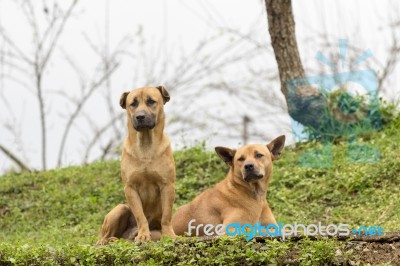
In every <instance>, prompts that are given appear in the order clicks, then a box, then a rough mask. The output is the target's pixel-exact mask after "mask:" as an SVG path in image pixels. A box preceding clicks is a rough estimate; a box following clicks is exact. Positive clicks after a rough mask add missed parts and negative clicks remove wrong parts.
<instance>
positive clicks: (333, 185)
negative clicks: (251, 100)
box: [0, 117, 400, 265]
mask: <svg viewBox="0 0 400 266" xmlns="http://www.w3.org/2000/svg"><path fill="white" fill-rule="evenodd" d="M392 121H393V122H392V123H391V124H388V125H386V127H385V128H384V129H383V130H382V131H380V132H370V133H367V134H365V135H362V136H360V137H359V139H358V142H359V143H362V144H368V145H369V146H373V147H375V148H377V149H378V150H379V153H380V160H379V161H378V162H376V163H352V162H349V161H348V160H347V159H346V156H345V155H346V153H347V148H348V147H347V146H348V144H347V141H346V140H336V141H335V144H334V145H333V146H332V151H333V167H332V168H319V169H317V168H303V167H301V165H300V164H299V162H298V159H299V155H300V154H301V153H302V152H304V151H310V150H315V149H318V148H321V147H322V146H321V145H320V144H319V143H317V142H314V141H312V142H308V143H303V144H300V145H298V146H297V147H296V148H294V149H291V148H285V150H284V152H283V154H282V157H281V159H280V160H279V161H276V162H275V165H274V173H273V179H272V182H271V185H270V188H269V191H268V200H269V202H270V205H271V207H272V209H273V212H274V214H275V217H276V218H277V220H278V221H281V222H283V223H294V222H297V223H303V224H309V223H318V222H321V223H322V224H325V225H327V224H331V223H348V224H350V226H355V227H358V226H361V225H367V226H370V225H380V226H381V227H383V228H384V232H389V231H400V208H399V207H398V206H400V132H399V129H398V128H400V119H399V118H398V117H397V118H396V119H393V118H392ZM174 155H175V160H176V168H177V184H176V191H177V195H176V200H175V206H174V208H175V209H176V208H177V207H178V206H181V205H182V204H184V203H186V202H188V201H190V200H191V199H193V197H194V196H195V195H197V194H198V193H200V192H201V191H202V190H204V189H206V188H208V187H210V186H212V185H213V184H215V183H216V182H218V181H219V180H221V179H222V178H223V177H224V176H225V173H226V171H227V166H226V165H225V164H224V163H223V162H222V161H221V160H220V159H219V158H218V157H217V156H216V154H214V152H211V151H206V150H205V148H204V145H200V146H198V147H193V148H189V149H186V150H182V151H177V152H175V154H174ZM121 202H124V193H123V187H122V183H121V180H120V173H119V162H118V161H109V162H96V163H93V164H90V165H87V166H81V167H68V168H64V169H57V170H51V171H46V172H38V173H32V174H28V173H21V174H9V175H5V176H2V177H0V265H3V264H4V265H14V264H17V265H30V264H41V265H52V264H64V265H76V264H84V265H92V264H105V265H108V264H115V265H125V264H127V263H133V264H140V263H141V264H142V265H152V264H153V265H157V264H158V263H160V262H161V261H162V262H163V263H164V264H169V265H187V264H198V265H207V264H213V265H237V264H242V265H251V264H253V265H259V264H266V263H272V264H274V263H275V264H276V263H278V264H279V263H282V261H283V260H284V258H285V256H286V255H287V252H289V251H290V252H289V254H292V255H293V256H294V257H295V258H296V260H297V262H298V263H300V264H303V265H317V264H324V263H327V264H336V263H338V261H337V258H336V256H335V251H336V250H337V249H340V248H341V247H342V243H339V242H338V241H336V240H333V239H331V240H326V239H322V240H318V241H310V240H307V239H305V240H302V241H300V242H298V243H293V242H290V241H283V242H281V241H277V240H268V241H267V242H266V243H257V242H255V241H250V242H246V241H245V240H243V239H241V238H222V239H219V240H213V241H208V242H201V241H197V240H196V239H191V240H187V241H180V242H173V241H171V240H164V241H162V242H156V243H143V244H139V245H137V244H131V243H127V242H125V241H118V242H117V243H114V244H111V245H109V246H106V247H101V248H94V247H93V245H94V243H95V242H96V241H97V240H98V236H99V232H100V228H101V224H102V221H103V217H104V215H105V214H106V213H107V212H108V211H109V210H111V208H113V207H114V206H115V205H117V204H118V203H121Z"/></svg>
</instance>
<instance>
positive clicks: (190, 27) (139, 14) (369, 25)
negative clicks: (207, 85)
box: [0, 0, 400, 171]
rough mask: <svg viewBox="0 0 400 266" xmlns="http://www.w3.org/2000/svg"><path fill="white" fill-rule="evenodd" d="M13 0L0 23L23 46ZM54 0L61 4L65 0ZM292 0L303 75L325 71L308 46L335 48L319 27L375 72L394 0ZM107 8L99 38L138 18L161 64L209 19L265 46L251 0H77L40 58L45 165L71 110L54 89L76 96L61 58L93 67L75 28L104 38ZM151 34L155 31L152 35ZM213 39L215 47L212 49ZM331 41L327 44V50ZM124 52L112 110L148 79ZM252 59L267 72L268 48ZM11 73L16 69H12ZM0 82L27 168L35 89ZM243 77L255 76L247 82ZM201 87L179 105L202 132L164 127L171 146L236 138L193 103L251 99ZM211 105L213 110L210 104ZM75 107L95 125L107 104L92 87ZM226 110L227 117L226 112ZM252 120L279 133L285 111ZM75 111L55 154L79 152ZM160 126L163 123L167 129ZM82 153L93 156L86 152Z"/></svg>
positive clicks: (36, 153) (24, 27) (5, 135)
mask: <svg viewBox="0 0 400 266" xmlns="http://www.w3.org/2000/svg"><path fill="white" fill-rule="evenodd" d="M15 2H18V1H12V0H0V25H2V26H3V27H4V28H5V29H6V31H7V32H8V34H9V35H10V36H11V37H12V39H13V40H14V41H15V43H17V44H18V46H19V47H20V48H21V49H23V51H25V52H26V53H27V54H29V53H31V52H32V48H31V47H32V46H31V42H32V36H31V34H30V30H29V27H28V24H27V22H26V20H24V17H23V16H22V12H21V10H20V7H19V6H18V5H16V4H15ZM33 2H35V3H41V2H40V1H37V2H36V0H35V1H33ZM43 2H45V3H47V4H48V5H49V6H51V5H52V3H53V1H50V0H44V1H43ZM59 2H60V3H63V4H65V2H67V1H59ZM106 5H108V7H109V9H108V10H109V11H108V12H109V13H107V12H106V11H105V10H106ZM293 6H294V14H295V20H296V34H297V39H298V45H299V49H300V54H301V57H302V60H303V64H304V66H305V67H306V69H307V70H308V71H309V72H308V73H309V74H310V75H317V74H319V73H320V72H321V71H323V72H324V73H325V72H327V73H329V71H330V70H329V69H326V68H324V67H323V66H322V65H321V64H320V63H318V61H317V60H316V59H315V58H314V57H315V54H316V52H317V51H321V52H323V53H324V54H327V55H329V54H330V53H333V54H337V53H338V48H337V46H334V47H329V48H327V47H325V46H324V42H323V40H322V39H321V35H326V38H327V40H328V41H329V42H330V43H332V44H336V43H337V40H338V39H344V38H347V39H348V41H349V44H350V45H352V46H355V47H357V48H359V49H360V51H363V50H367V49H371V50H372V52H373V54H374V58H373V60H375V61H374V62H373V63H372V66H373V68H374V69H375V70H376V71H377V72H378V74H379V72H380V70H381V69H380V68H381V66H380V65H379V64H378V63H377V62H376V61H379V62H385V61H386V60H387V57H388V49H389V48H390V47H389V45H390V43H391V39H390V38H391V32H390V30H388V25H390V24H391V23H392V22H393V21H396V20H399V19H397V18H398V15H397V14H400V13H399V2H397V1H389V0H387V1H373V0H350V1H349V0H325V1H320V0H303V1H300V0H297V1H296V0H294V1H293ZM107 14H109V18H108V19H109V22H110V24H109V25H110V26H109V27H110V28H109V36H110V37H109V42H110V50H111V51H112V50H114V49H115V47H117V46H118V44H119V43H120V41H121V40H122V39H123V38H124V37H125V36H127V35H128V34H130V35H131V36H133V39H134V40H133V41H135V36H134V33H135V32H137V31H138V29H139V28H141V29H142V32H143V34H144V36H145V39H146V42H148V46H147V48H148V49H149V50H148V51H147V53H150V54H151V51H153V50H152V49H155V48H157V49H158V47H162V48H161V52H160V56H162V57H163V58H166V59H167V62H169V61H171V65H172V64H173V62H175V61H176V59H177V58H176V57H177V56H178V53H177V51H179V49H180V48H181V47H183V48H184V50H185V51H186V52H189V51H191V50H192V49H194V47H195V46H196V45H197V44H198V42H199V41H200V40H202V39H204V38H205V37H207V36H213V35H215V34H216V33H217V32H218V30H219V28H231V29H236V30H238V31H241V32H244V33H246V32H248V31H249V30H251V31H253V32H254V34H253V36H254V37H255V38H256V39H257V41H259V42H260V43H263V42H264V43H265V46H266V49H267V50H268V51H272V50H271V47H270V45H269V42H270V41H269V34H268V29H267V22H266V14H265V10H264V6H263V4H262V1H260V0H251V1H249V0H248V1H240V0H218V1H211V0H196V1H195V0H192V1H187V0H186V1H184V0H180V1H179V0H169V1H166V0H163V1H160V0H158V1H156V0H147V1H122V0H112V1H107V0H96V1H95V0H91V1H80V2H79V4H78V7H77V9H76V10H75V12H74V16H73V17H72V18H71V20H70V21H69V22H68V24H67V27H66V29H65V32H64V34H63V35H62V37H61V39H60V43H59V44H60V46H59V47H58V48H57V49H56V52H55V55H54V57H53V59H52V60H51V62H50V65H49V68H48V69H47V72H46V79H45V81H44V87H45V97H46V106H47V108H46V111H47V112H48V114H49V117H48V130H49V131H48V135H49V138H48V139H49V143H48V149H47V152H48V165H49V166H50V167H54V166H55V163H56V157H57V152H58V146H59V143H60V139H61V136H60V134H61V128H63V127H64V126H65V114H69V113H70V112H72V110H73V107H72V106H71V104H70V103H68V102H66V101H65V100H64V99H62V98H61V97H60V96H57V95H56V94H55V93H54V92H55V91H57V90H62V91H64V92H65V93H67V94H68V95H71V96H75V97H79V95H80V89H79V83H78V82H77V79H76V74H75V73H74V72H73V71H72V70H71V67H70V66H69V65H68V64H67V63H66V60H65V53H66V54H68V56H70V57H71V58H72V60H74V61H75V62H76V64H77V65H79V68H80V69H81V73H82V75H83V76H84V77H85V78H91V77H93V76H94V75H95V73H96V69H95V67H96V65H97V63H98V62H99V58H98V57H97V56H96V55H95V53H94V52H93V51H92V50H91V49H90V47H89V45H88V43H87V41H85V37H84V36H85V35H86V36H88V38H89V39H90V40H91V42H92V43H94V44H96V45H99V46H102V45H103V44H104V40H105V18H106V16H107ZM399 21H400V20H399ZM398 33H399V32H398V30H397V34H398ZM161 40H162V41H163V42H162V43H161ZM2 45H4V44H2V43H0V47H2ZM222 45H224V44H222ZM225 45H226V44H225ZM218 48H219V47H216V48H215V49H218ZM243 49H245V47H243ZM332 49H336V50H333V51H332ZM145 52H146V51H145ZM349 53H350V52H349ZM349 56H350V55H349ZM352 56H354V54H353V55H352ZM133 62H134V61H132V60H131V61H129V60H124V61H123V65H122V66H121V68H120V69H119V70H118V72H117V73H116V74H115V75H114V76H113V77H112V80H111V83H112V88H113V91H112V96H111V97H112V98H113V101H114V102H115V105H116V106H115V110H116V111H117V112H120V111H122V110H121V109H120V108H119V106H118V100H119V96H120V94H121V93H122V92H123V91H126V90H129V89H130V88H131V87H132V85H134V86H144V85H148V84H142V83H141V82H143V79H142V80H141V79H138V80H137V81H136V82H135V83H134V82H133V71H135V70H136V69H135V68H136V67H137V66H136V64H134V63H133ZM155 67H156V66H155ZM239 67H240V66H239ZM361 67H366V65H361ZM254 68H255V69H256V70H260V71H261V70H262V69H266V68H269V69H271V72H275V71H276V73H271V75H273V74H275V75H277V68H276V63H275V58H274V57H273V55H272V53H269V54H266V55H265V58H260V59H259V60H258V61H256V63H255V65H254ZM7 71H10V70H7ZM171 71H172V67H171V66H170V65H167V68H166V73H165V74H164V80H159V82H158V84H164V82H165V81H166V80H168V77H170V76H172V75H173V73H171ZM240 73H242V74H240ZM11 74H13V75H18V74H17V73H16V72H14V71H12V72H11ZM240 75H246V73H244V72H241V71H239V70H238V69H236V70H235V69H229V70H227V72H226V73H221V76H223V77H224V80H227V81H228V82H232V83H233V82H236V79H240V78H241V77H239V76H240ZM399 76H400V75H399V68H398V67H397V68H396V69H395V71H394V73H393V74H392V76H391V78H390V80H389V81H388V83H387V86H388V87H390V89H388V91H387V92H386V94H385V96H386V97H387V98H391V99H394V98H396V99H398V98H399V91H400V90H399V89H398V86H397V84H398V82H399V80H398V78H397V77H399ZM210 78H211V77H210ZM243 78H245V77H243ZM25 80H26V82H28V83H29V80H28V79H26V78H25ZM264 82H265V83H263V85H262V86H265V84H266V86H267V87H268V88H267V89H266V90H272V91H274V92H275V93H276V94H277V95H279V83H278V82H269V81H267V80H265V81H264ZM133 83H134V84H133ZM0 85H1V86H0V94H2V95H4V96H5V98H6V100H7V102H8V103H9V104H10V106H11V109H12V112H13V115H11V114H10V112H9V111H8V110H7V108H5V106H4V104H3V102H2V103H1V106H0V122H1V124H0V143H2V144H3V145H5V146H6V147H9V148H10V149H12V150H13V151H14V152H15V153H16V154H17V155H18V156H20V157H22V158H24V159H25V160H27V161H28V163H29V165H31V166H33V167H34V168H40V165H41V162H40V158H41V157H40V141H39V140H40V128H39V113H38V106H37V101H36V99H35V96H34V94H33V93H32V91H31V92H30V91H29V90H27V89H24V88H22V87H21V86H18V85H17V84H15V83H12V82H8V81H2V82H0ZM249 86H250V87H251V86H256V85H255V84H251V85H250V84H249ZM260 86H261V85H260ZM232 87H235V85H234V84H233V85H232ZM188 89H189V88H188ZM180 97H181V98H180ZM182 97H184V96H180V94H179V93H178V92H177V94H172V99H173V100H174V99H177V101H176V102H179V103H182V100H185V99H182ZM202 97H203V98H204V99H203V100H201V101H198V102H197V103H196V105H194V106H193V105H192V104H191V102H193V99H186V101H184V102H185V103H187V104H188V106H184V108H183V109H186V108H187V109H190V108H194V109H195V110H198V111H196V117H195V118H193V119H199V121H200V120H202V121H201V122H202V123H207V124H208V127H207V130H206V132H204V131H205V130H204V129H203V128H193V129H191V130H189V131H187V132H181V133H180V134H176V135H173V136H171V139H172V142H173V143H174V147H175V148H178V147H182V146H184V145H185V144H189V145H191V144H192V143H194V142H196V141H199V138H201V139H205V140H206V141H207V144H208V147H213V146H215V145H222V146H237V145H238V143H240V132H235V133H233V134H232V135H234V136H233V137H230V138H226V137H223V136H219V134H218V132H219V130H220V128H221V125H217V124H215V123H214V122H213V121H210V120H209V119H207V117H206V116H204V114H203V112H202V110H203V109H204V108H206V107H207V106H209V105H210V104H211V105H212V108H211V109H210V110H211V111H212V112H214V111H213V110H215V112H216V113H217V115H220V116H224V115H225V114H227V113H226V112H228V113H230V112H235V114H238V115H242V114H247V112H248V113H249V114H252V110H251V108H252V106H249V105H248V104H244V103H242V102H240V101H238V100H237V99H231V98H229V97H226V96H223V97H222V96H221V94H218V93H216V94H214V93H210V94H207V95H203V96H202ZM255 97H257V96H255ZM278 101H279V102H280V103H281V105H283V106H284V102H283V97H282V96H280V98H279V97H278ZM173 104H174V101H171V103H169V104H167V105H166V112H167V116H168V115H170V116H173V114H174V110H175V109H174V108H175V107H174V105H173ZM219 107H220V109H223V111H221V110H220V109H218V108H219ZM207 108H208V107H207ZM213 108H214V109H213ZM85 110H86V111H85V113H86V114H88V115H90V116H91V117H92V119H94V120H95V121H96V122H98V125H97V126H98V127H100V126H101V122H102V121H103V120H104V119H105V118H106V117H109V115H110V114H109V113H108V109H107V108H105V107H104V102H103V100H102V93H98V95H97V96H96V97H93V99H91V100H90V101H89V102H88V103H87V106H86V107H85ZM224 111H225V112H224ZM175 112H177V111H175ZM227 119H231V118H229V117H227ZM263 119H264V120H263ZM265 119H267V120H265ZM268 119H274V120H277V121H278V123H275V124H269V123H268V122H265V121H269V120H268ZM252 120H253V122H252V123H253V124H252V128H253V129H254V130H257V131H259V132H265V136H268V137H269V138H270V137H271V138H272V137H275V136H277V135H280V134H282V133H285V134H289V135H290V119H289V117H288V116H287V115H286V114H284V113H279V114H276V113H274V112H271V113H266V114H265V115H264V116H263V117H252ZM84 121H85V120H80V122H77V125H76V127H75V128H74V129H73V130H72V131H71V135H70V136H69V141H68V142H67V148H66V150H67V152H66V155H65V156H64V157H63V158H64V161H65V165H69V164H77V163H80V162H81V159H82V152H83V150H82V148H81V145H82V143H84V142H85V141H87V139H88V134H89V131H88V128H90V126H91V125H87V124H85V123H87V122H84ZM3 123H9V124H12V125H17V126H16V127H17V128H19V129H20V139H19V140H18V139H16V138H15V136H14V135H13V134H10V132H9V131H8V130H6V129H5V128H4V127H3V126H2V124H3ZM213 123H214V124H213ZM168 130H169V129H168V125H167V132H168ZM111 133H112V132H110V134H111ZM206 133H209V134H206ZM235 136H236V137H235ZM250 141H251V142H260V141H263V142H267V141H269V139H266V140H264V139H260V137H258V136H252V137H251V139H250ZM20 142H22V143H20ZM289 142H290V138H289ZM17 143H20V145H17ZM21 144H22V145H21ZM94 153H96V152H94ZM97 153H98V151H97ZM92 158H96V154H94V155H93V156H92ZM10 166H11V162H10V161H9V160H8V159H7V158H6V157H5V156H4V155H3V154H1V153H0V171H1V170H3V171H4V170H5V169H9V168H10Z"/></svg>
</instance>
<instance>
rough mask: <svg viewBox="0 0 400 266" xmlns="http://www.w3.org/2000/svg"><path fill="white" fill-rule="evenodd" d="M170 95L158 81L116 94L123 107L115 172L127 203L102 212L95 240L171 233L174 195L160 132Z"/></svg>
mask: <svg viewBox="0 0 400 266" xmlns="http://www.w3.org/2000/svg"><path fill="white" fill-rule="evenodd" d="M169 99H170V96H169V94H168V92H167V90H166V89H165V88H164V87H163V86H158V87H145V88H140V89H136V90H132V91H131V92H125V93H123V94H122V95H121V99H120V105H121V107H122V108H124V109H126V113H127V118H128V135H127V137H126V138H125V142H124V146H123V151H122V158H121V177H122V180H123V182H124V184H125V186H124V191H125V196H126V200H127V203H128V204H120V205H118V206H116V207H115V208H114V209H112V210H111V211H110V212H109V213H108V214H107V215H106V216H105V218H104V222H103V226H102V232H101V240H100V241H99V242H98V244H100V245H102V244H106V243H107V242H108V241H110V240H112V239H115V238H121V237H123V238H126V239H131V240H133V239H135V240H136V241H143V240H151V239H153V240H156V239H159V238H160V237H161V236H170V237H174V236H175V234H174V231H173V228H172V225H171V218H172V206H173V203H174V199H175V162H174V158H173V156H172V150H171V144H170V142H169V139H168V137H167V136H166V135H165V134H164V124H165V115H164V104H165V103H166V102H168V101H169Z"/></svg>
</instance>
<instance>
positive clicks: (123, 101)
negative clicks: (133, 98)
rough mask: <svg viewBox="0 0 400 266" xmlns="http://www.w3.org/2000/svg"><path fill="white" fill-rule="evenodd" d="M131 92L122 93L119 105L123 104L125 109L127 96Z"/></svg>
mask: <svg viewBox="0 0 400 266" xmlns="http://www.w3.org/2000/svg"><path fill="white" fill-rule="evenodd" d="M128 94H129V92H124V93H122V95H121V98H119V105H121V107H122V108H123V109H126V97H128Z"/></svg>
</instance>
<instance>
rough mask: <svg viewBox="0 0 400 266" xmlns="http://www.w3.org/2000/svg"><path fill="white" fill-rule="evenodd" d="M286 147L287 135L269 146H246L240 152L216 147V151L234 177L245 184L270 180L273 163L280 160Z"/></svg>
mask: <svg viewBox="0 0 400 266" xmlns="http://www.w3.org/2000/svg"><path fill="white" fill-rule="evenodd" d="M284 145H285V135H282V136H279V137H277V138H276V139H274V140H273V141H271V142H270V143H269V144H267V145H262V144H253V145H246V146H243V147H241V148H239V149H238V150H233V149H229V148H225V147H216V148H215V151H216V152H217V154H218V155H219V157H221V159H222V160H224V162H226V163H227V164H228V165H229V166H230V167H231V169H232V171H233V174H234V176H236V177H240V178H242V179H243V180H244V181H245V182H255V181H258V180H260V179H263V178H265V179H268V178H269V177H270V176H271V173H272V161H274V160H277V159H279V157H280V155H281V152H282V149H283V147H284Z"/></svg>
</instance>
